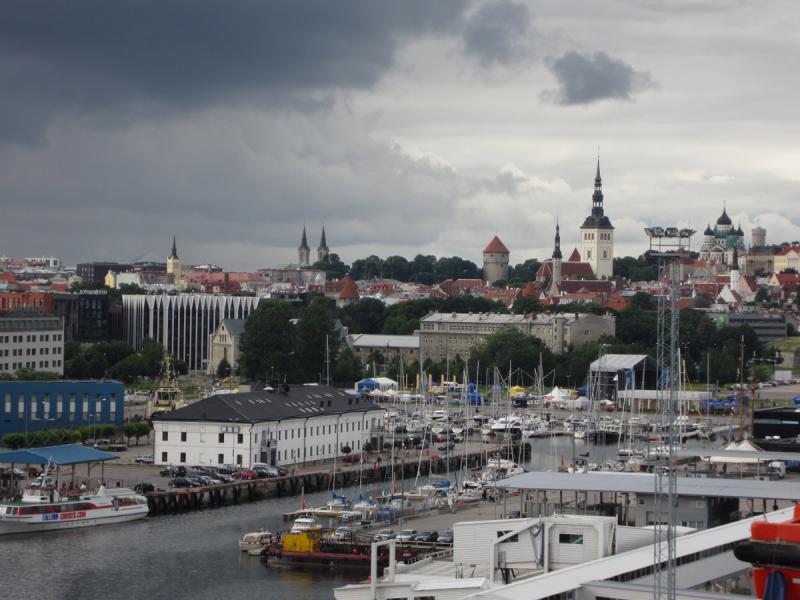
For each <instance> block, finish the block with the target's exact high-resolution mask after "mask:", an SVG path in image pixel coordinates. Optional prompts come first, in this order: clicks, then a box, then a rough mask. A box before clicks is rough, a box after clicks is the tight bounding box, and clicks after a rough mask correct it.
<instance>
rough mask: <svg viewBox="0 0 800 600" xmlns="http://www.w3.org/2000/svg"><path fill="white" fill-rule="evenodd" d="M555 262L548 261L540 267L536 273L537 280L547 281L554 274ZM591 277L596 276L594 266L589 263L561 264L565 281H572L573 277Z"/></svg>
mask: <svg viewBox="0 0 800 600" xmlns="http://www.w3.org/2000/svg"><path fill="white" fill-rule="evenodd" d="M552 269H553V261H551V260H546V261H544V262H543V263H542V264H541V265H540V266H539V270H538V271H536V278H537V279H547V278H548V277H550V275H551V274H552V273H553V271H552ZM589 275H594V272H593V271H592V265H590V264H589V263H588V262H562V263H561V277H563V278H565V279H570V278H573V277H586V276H589Z"/></svg>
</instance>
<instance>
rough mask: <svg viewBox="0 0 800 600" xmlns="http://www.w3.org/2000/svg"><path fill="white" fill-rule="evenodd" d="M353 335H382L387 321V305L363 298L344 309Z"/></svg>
mask: <svg viewBox="0 0 800 600" xmlns="http://www.w3.org/2000/svg"><path fill="white" fill-rule="evenodd" d="M343 310H344V314H345V317H346V321H347V323H348V325H349V327H350V330H351V333H380V332H381V331H383V323H384V321H385V320H386V314H387V312H386V305H385V304H384V303H383V302H381V301H380V300H378V299H376V298H362V299H361V300H358V301H357V302H352V303H350V304H348V305H347V306H345V307H344V309H343Z"/></svg>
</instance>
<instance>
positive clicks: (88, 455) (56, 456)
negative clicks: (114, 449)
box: [0, 444, 119, 465]
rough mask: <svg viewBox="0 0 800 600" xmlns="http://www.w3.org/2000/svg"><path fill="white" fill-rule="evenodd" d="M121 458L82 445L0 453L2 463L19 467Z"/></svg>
mask: <svg viewBox="0 0 800 600" xmlns="http://www.w3.org/2000/svg"><path fill="white" fill-rule="evenodd" d="M115 458H119V456H118V455H116V454H112V453H111V452H104V451H102V450H97V449H96V448H92V447H90V446H81V445H80V444H63V445H60V446H42V447H41V448H23V449H20V450H9V451H7V452H0V463H14V464H19V465H46V464H47V463H48V462H50V463H52V464H54V465H77V464H80V463H92V462H102V461H105V460H113V459H115Z"/></svg>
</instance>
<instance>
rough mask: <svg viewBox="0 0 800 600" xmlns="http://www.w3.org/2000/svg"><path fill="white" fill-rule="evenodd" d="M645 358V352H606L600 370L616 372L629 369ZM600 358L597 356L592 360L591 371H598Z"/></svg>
mask: <svg viewBox="0 0 800 600" xmlns="http://www.w3.org/2000/svg"><path fill="white" fill-rule="evenodd" d="M645 359H647V354H606V355H605V356H603V358H602V361H603V368H602V371H603V372H604V373H616V372H617V371H625V370H630V369H632V368H634V367H636V366H638V365H639V363H640V362H642V361H643V360H645ZM600 360H601V359H599V358H598V359H595V360H594V361H592V364H591V365H589V368H590V369H591V370H592V371H600V370H601V369H600Z"/></svg>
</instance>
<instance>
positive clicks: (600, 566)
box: [470, 507, 794, 600]
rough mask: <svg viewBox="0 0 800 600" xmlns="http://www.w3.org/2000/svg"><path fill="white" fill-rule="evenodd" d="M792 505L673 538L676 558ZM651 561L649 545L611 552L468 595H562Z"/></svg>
mask: <svg viewBox="0 0 800 600" xmlns="http://www.w3.org/2000/svg"><path fill="white" fill-rule="evenodd" d="M793 512H794V507H791V508H785V509H783V510H779V511H776V512H772V513H768V514H766V515H759V516H757V517H751V518H749V519H742V520H741V521H736V522H735V523H728V524H727V525H721V526H720V527H714V528H712V529H706V530H704V531H698V532H697V533H692V534H689V535H685V536H682V537H679V538H677V539H676V540H675V551H676V558H680V557H683V556H688V555H690V554H694V553H696V552H703V551H704V550H710V549H712V548H716V547H718V546H722V545H725V544H731V543H733V542H737V541H740V540H745V539H749V538H750V524H751V523H753V522H754V521H768V522H772V523H776V522H781V521H786V520H787V519H790V518H791V517H792V514H793ZM652 564H653V545H652V544H649V545H647V546H643V547H641V548H637V549H636V550H631V551H629V552H623V553H621V554H615V555H613V556H608V557H606V558H601V559H598V560H593V561H590V562H586V563H583V564H580V565H575V566H572V567H567V568H565V569H560V570H558V571H553V572H551V573H545V574H544V575H538V576H536V577H531V578H528V579H523V580H520V581H516V582H514V583H511V584H509V585H506V586H503V587H499V588H494V589H491V590H486V591H484V592H478V593H477V594H473V595H472V596H470V598H476V599H477V598H496V599H504V600H535V599H536V598H547V597H548V596H553V595H555V594H562V593H564V592H569V591H571V590H574V589H576V588H579V587H580V586H581V585H583V584H585V583H589V582H592V581H602V580H607V579H611V578H612V577H617V576H618V575H623V574H624V573H630V572H631V571H635V570H637V569H643V568H645V567H650V566H652Z"/></svg>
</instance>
